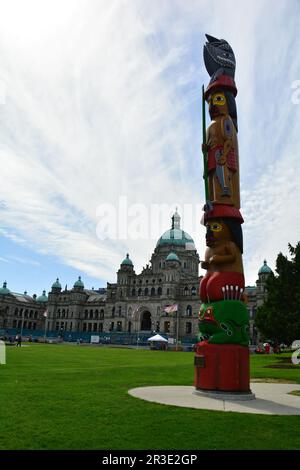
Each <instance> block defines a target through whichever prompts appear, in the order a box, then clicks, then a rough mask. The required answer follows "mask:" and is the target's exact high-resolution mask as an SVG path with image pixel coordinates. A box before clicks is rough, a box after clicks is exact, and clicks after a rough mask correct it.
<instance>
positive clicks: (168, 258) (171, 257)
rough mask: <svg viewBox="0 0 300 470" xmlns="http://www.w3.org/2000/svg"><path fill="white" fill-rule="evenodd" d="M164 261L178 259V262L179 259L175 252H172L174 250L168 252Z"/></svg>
mask: <svg viewBox="0 0 300 470" xmlns="http://www.w3.org/2000/svg"><path fill="white" fill-rule="evenodd" d="M166 261H178V262H179V263H180V259H179V258H178V256H177V255H176V253H174V251H171V253H169V254H168V256H167V257H166Z"/></svg>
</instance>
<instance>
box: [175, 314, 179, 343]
mask: <svg viewBox="0 0 300 470" xmlns="http://www.w3.org/2000/svg"><path fill="white" fill-rule="evenodd" d="M176 315H177V326H176V351H178V325H179V321H178V320H179V316H178V308H177V311H176Z"/></svg>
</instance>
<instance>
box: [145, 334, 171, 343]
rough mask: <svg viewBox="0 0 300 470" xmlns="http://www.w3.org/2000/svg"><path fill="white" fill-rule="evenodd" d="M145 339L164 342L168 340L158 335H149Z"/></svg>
mask: <svg viewBox="0 0 300 470" xmlns="http://www.w3.org/2000/svg"><path fill="white" fill-rule="evenodd" d="M147 341H164V342H165V343H167V342H168V340H167V339H166V338H163V337H162V336H160V335H155V336H151V338H148V339H147Z"/></svg>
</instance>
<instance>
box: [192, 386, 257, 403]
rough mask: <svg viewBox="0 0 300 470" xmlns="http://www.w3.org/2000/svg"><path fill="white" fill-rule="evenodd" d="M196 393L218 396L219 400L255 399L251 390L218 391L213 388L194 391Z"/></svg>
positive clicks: (211, 396) (210, 396)
mask: <svg viewBox="0 0 300 470" xmlns="http://www.w3.org/2000/svg"><path fill="white" fill-rule="evenodd" d="M193 393H194V394H195V395H198V396H200V397H207V398H217V399H218V400H234V401H246V400H255V395H254V393H252V392H251V391H250V392H240V393H239V392H218V391H213V390H199V389H195V390H194V391H193Z"/></svg>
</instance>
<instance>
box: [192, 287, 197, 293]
mask: <svg viewBox="0 0 300 470" xmlns="http://www.w3.org/2000/svg"><path fill="white" fill-rule="evenodd" d="M192 295H196V287H195V286H193V287H192Z"/></svg>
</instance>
